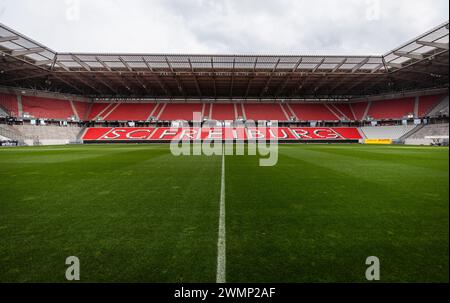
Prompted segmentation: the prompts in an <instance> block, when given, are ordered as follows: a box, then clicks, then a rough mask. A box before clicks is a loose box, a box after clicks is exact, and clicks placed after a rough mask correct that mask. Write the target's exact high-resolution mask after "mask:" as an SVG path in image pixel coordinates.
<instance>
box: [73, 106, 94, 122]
mask: <svg viewBox="0 0 450 303" xmlns="http://www.w3.org/2000/svg"><path fill="white" fill-rule="evenodd" d="M73 106H74V107H75V110H76V111H77V114H78V118H79V119H80V121H85V120H86V119H87V114H88V112H89V107H90V103H89V102H78V101H73Z"/></svg>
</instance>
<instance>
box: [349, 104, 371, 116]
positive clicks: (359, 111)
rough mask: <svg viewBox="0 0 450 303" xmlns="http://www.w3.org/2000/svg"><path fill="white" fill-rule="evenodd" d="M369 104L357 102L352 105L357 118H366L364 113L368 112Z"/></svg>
mask: <svg viewBox="0 0 450 303" xmlns="http://www.w3.org/2000/svg"><path fill="white" fill-rule="evenodd" d="M368 104H369V102H357V103H352V104H351V105H350V106H351V108H352V109H353V112H354V113H355V118H356V120H359V121H361V120H362V119H363V118H364V113H365V112H366V109H367V105H368Z"/></svg>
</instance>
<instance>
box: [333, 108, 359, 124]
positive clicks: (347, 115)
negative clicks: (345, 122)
mask: <svg viewBox="0 0 450 303" xmlns="http://www.w3.org/2000/svg"><path fill="white" fill-rule="evenodd" d="M332 106H333V107H335V108H336V110H335V112H337V114H340V113H342V114H344V116H345V118H347V119H349V120H351V121H354V120H356V118H355V115H354V114H353V111H352V108H351V107H350V104H333V105H332Z"/></svg>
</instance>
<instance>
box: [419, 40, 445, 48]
mask: <svg viewBox="0 0 450 303" xmlns="http://www.w3.org/2000/svg"><path fill="white" fill-rule="evenodd" d="M416 42H417V43H418V44H421V45H424V46H431V47H436V48H441V49H446V50H448V43H440V42H427V41H416Z"/></svg>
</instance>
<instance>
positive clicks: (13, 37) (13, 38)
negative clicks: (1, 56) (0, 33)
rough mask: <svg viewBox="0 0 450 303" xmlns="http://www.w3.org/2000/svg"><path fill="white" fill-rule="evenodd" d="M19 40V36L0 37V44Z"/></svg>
mask: <svg viewBox="0 0 450 303" xmlns="http://www.w3.org/2000/svg"><path fill="white" fill-rule="evenodd" d="M14 40H19V36H8V37H0V43H2V42H9V41H14Z"/></svg>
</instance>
